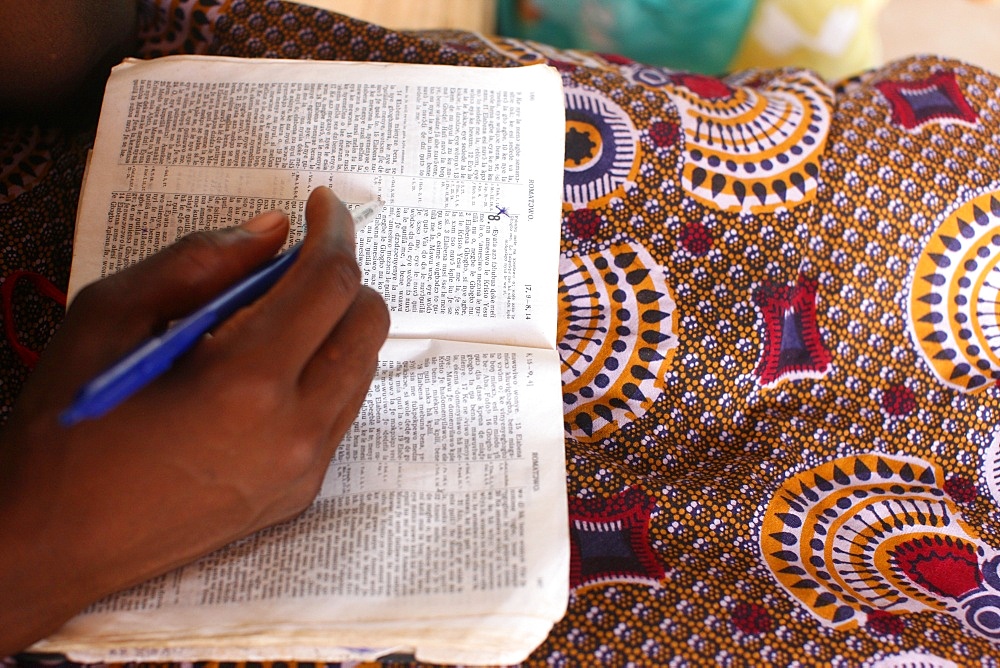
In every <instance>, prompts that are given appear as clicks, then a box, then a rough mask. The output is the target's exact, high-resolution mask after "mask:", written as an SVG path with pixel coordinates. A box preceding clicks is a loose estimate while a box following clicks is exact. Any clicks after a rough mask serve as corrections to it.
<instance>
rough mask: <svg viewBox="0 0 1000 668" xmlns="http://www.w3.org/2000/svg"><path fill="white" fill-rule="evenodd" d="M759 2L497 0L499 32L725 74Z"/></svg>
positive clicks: (751, 0)
mask: <svg viewBox="0 0 1000 668" xmlns="http://www.w3.org/2000/svg"><path fill="white" fill-rule="evenodd" d="M754 4H755V0H600V1H598V0H499V2H498V6H497V9H498V15H497V19H498V21H497V23H498V29H499V32H500V34H501V35H506V36H509V37H519V38H523V39H530V40H534V41H537V42H543V43H545V44H551V45H552V46H556V47H560V48H564V49H583V50H586V51H597V52H601V53H614V54H619V55H623V56H626V57H628V58H631V59H633V60H637V61H639V62H641V63H646V64H649V65H661V66H664V67H668V68H671V69H677V70H685V71H691V72H701V73H703V74H720V73H722V72H725V71H726V70H727V68H728V67H729V63H730V62H731V61H732V59H733V56H734V55H735V53H736V49H737V48H738V47H739V45H740V42H741V40H742V39H743V34H744V32H745V31H746V28H747V24H748V23H749V21H750V16H751V14H752V12H753V7H754Z"/></svg>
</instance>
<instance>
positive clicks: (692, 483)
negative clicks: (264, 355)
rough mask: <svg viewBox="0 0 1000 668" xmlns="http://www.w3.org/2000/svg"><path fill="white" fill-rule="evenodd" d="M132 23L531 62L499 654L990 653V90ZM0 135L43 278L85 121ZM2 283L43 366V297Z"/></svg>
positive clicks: (838, 656) (211, 8)
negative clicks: (537, 298) (532, 196)
mask: <svg viewBox="0 0 1000 668" xmlns="http://www.w3.org/2000/svg"><path fill="white" fill-rule="evenodd" d="M142 21H143V27H142V33H143V45H142V47H141V50H140V53H139V55H140V56H143V57H155V56H158V55H162V54H167V53H178V52H185V53H216V54H224V55H234V56H249V57H257V56H269V57H286V58H307V57H308V58H322V59H333V58H336V59H347V60H351V59H355V60H391V61H401V62H425V63H444V64H464V65H474V66H501V67H510V66H518V65H522V64H529V63H538V62H543V63H548V64H550V65H552V66H554V67H556V68H558V70H559V71H560V72H561V74H562V79H563V83H564V86H565V104H566V152H565V178H564V186H563V196H564V202H565V203H564V207H563V219H562V246H561V257H560V259H559V262H560V283H559V287H558V290H559V303H560V305H561V310H560V317H559V350H560V351H561V354H562V359H563V372H562V373H563V376H562V377H563V385H564V387H563V392H564V394H563V401H564V407H565V434H566V447H567V466H568V494H569V503H570V522H571V526H570V534H571V550H572V559H571V561H572V568H571V574H570V577H571V585H572V591H571V594H570V599H569V609H568V612H567V614H566V616H565V618H564V619H563V620H562V621H560V622H559V623H558V624H557V625H556V626H555V628H554V629H553V630H552V632H551V634H550V635H549V637H548V639H547V640H546V641H545V642H544V643H543V644H542V645H541V646H540V647H539V648H538V649H537V651H535V653H534V654H533V655H532V656H531V657H530V659H529V660H528V661H527V662H526V665H529V666H543V665H553V666H591V665H609V666H691V665H704V664H714V665H721V666H740V665H778V666H792V665H838V666H840V665H843V666H873V667H874V666H882V667H886V666H899V667H902V666H917V665H920V666H956V665H972V664H974V665H986V666H992V665H996V664H997V660H996V659H995V658H994V657H996V656H1000V530H998V529H1000V429H998V426H997V421H998V417H1000V391H998V389H997V387H996V384H997V380H998V379H1000V307H998V303H1000V148H998V142H1000V79H998V78H996V77H995V76H993V75H991V74H989V73H987V72H984V71H982V70H980V69H977V68H976V67H973V66H970V65H967V64H964V63H961V62H955V61H948V60H941V59H936V58H932V57H921V58H912V59H909V60H905V61H902V62H897V63H893V64H890V65H887V66H884V67H882V68H880V69H877V70H873V71H868V72H865V73H863V74H861V75H859V76H857V77H855V78H852V79H849V80H845V81H842V82H840V83H838V84H836V85H832V84H829V83H826V82H824V81H823V80H821V79H820V78H819V77H817V76H816V75H814V74H812V73H810V72H809V71H804V70H795V69H783V70H773V71H750V72H742V73H739V74H734V75H732V76H729V77H725V78H708V77H706V76H701V75H694V74H686V73H683V72H678V71H671V70H667V69H663V68H661V67H652V66H646V65H643V64H641V63H638V62H633V61H631V60H629V59H626V58H622V57H616V56H614V55H600V54H594V53H582V52H570V51H557V50H554V49H550V48H547V47H545V46H542V45H539V44H535V43H528V42H523V41H517V40H513V39H504V38H486V37H483V36H481V35H477V34H471V33H463V32H434V33H407V32H398V31H392V30H387V29H384V28H382V27H379V26H375V25H369V24H366V23H362V22H359V21H355V20H352V19H349V18H347V17H343V16H339V15H336V14H331V13H327V12H323V11H320V10H316V9H313V8H309V7H304V6H297V5H294V4H288V3H283V2H278V1H276V0H269V1H264V0H230V1H227V2H217V1H215V0H161V1H160V2H159V3H158V4H147V5H145V6H144V9H143V16H142ZM2 133H3V134H2V141H0V145H2V162H0V220H2V221H3V225H2V228H0V234H2V243H0V246H2V253H0V264H2V266H0V270H2V275H3V276H7V277H9V276H11V275H12V274H13V272H17V271H22V270H26V271H30V272H35V273H37V274H41V275H42V276H44V277H46V278H47V279H49V280H51V281H52V282H54V283H55V284H56V285H57V286H59V287H61V288H63V289H64V288H65V286H66V282H67V275H68V271H69V260H70V252H71V240H72V231H73V216H74V210H75V202H76V199H77V195H78V194H79V186H80V180H81V178H82V174H83V167H84V161H85V156H86V151H87V149H88V147H89V146H90V145H91V142H92V140H93V127H92V126H88V127H83V128H79V127H78V128H66V127H39V126H31V125H24V124H21V125H10V124H5V127H4V128H3V130H2ZM7 280H12V279H10V278H8V279H7ZM11 293H12V296H13V309H12V315H13V318H14V320H15V321H16V323H17V331H18V336H19V338H20V340H21V342H22V343H23V344H24V345H26V346H28V347H31V348H35V349H40V348H43V347H44V344H45V342H46V341H47V340H48V337H49V336H50V335H51V332H52V331H53V330H54V329H55V328H56V327H57V326H58V323H59V319H60V317H61V312H62V311H61V308H59V307H58V305H55V304H54V303H53V302H51V300H49V299H48V298H47V297H45V296H42V295H39V293H38V292H37V290H35V288H34V286H33V285H32V284H31V283H30V282H28V281H19V282H18V285H17V286H15V289H13V290H11ZM7 321H8V322H10V318H9V317H8V318H7ZM0 356H2V362H3V365H2V368H3V377H2V381H0V397H2V406H0V410H2V411H3V415H4V416H6V415H7V414H8V412H9V410H10V406H11V403H12V401H13V400H14V398H15V396H16V395H17V392H18V389H19V388H20V386H21V384H22V383H23V381H24V379H25V377H26V376H27V374H28V370H27V368H26V367H25V366H23V365H22V364H21V362H20V360H19V359H18V358H17V357H16V356H15V353H14V351H13V348H12V347H11V346H9V345H7V344H4V345H3V346H2V347H0Z"/></svg>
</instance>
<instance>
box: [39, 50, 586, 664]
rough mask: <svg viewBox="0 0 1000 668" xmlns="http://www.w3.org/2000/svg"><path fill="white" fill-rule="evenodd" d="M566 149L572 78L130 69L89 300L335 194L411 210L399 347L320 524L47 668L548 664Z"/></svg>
mask: <svg viewBox="0 0 1000 668" xmlns="http://www.w3.org/2000/svg"><path fill="white" fill-rule="evenodd" d="M563 134H564V120H563V101H562V89H561V84H560V78H559V76H558V74H557V73H556V72H555V71H554V70H551V69H550V68H547V67H544V66H533V67H525V68H511V69H478V68H460V67H446V66H432V65H386V64H365V63H335V62H319V61H283V60H239V59H231V58H218V57H196V56H184V57H171V58H163V59H159V60H153V61H127V62H125V63H123V64H122V65H120V66H119V67H117V68H116V69H115V70H114V72H113V74H112V76H111V79H110V81H109V83H108V87H107V91H106V95H105V99H104V106H103V111H102V115H101V120H100V125H99V129H98V134H97V140H96V144H95V147H94V150H93V154H92V156H91V162H90V165H89V168H88V173H87V177H86V182H85V186H84V190H83V194H82V196H81V202H80V210H79V216H78V226H77V232H76V242H75V249H74V257H73V270H72V277H71V284H70V294H71V295H72V294H75V293H76V292H77V291H78V290H79V289H80V287H82V286H83V285H84V284H86V283H88V282H90V281H92V280H94V279H97V278H99V277H101V276H104V275H107V274H109V273H112V272H114V271H116V270H118V269H120V268H122V267H124V266H126V265H129V264H131V263H133V262H135V261H137V260H139V259H140V258H142V257H144V256H146V255H148V254H149V253H151V252H153V251H155V250H156V249H158V248H160V247H162V246H164V245H166V244H169V243H172V242H173V241H175V240H176V239H177V238H178V237H179V236H181V235H183V234H185V233H187V232H190V231H192V230H195V229H200V228H215V227H220V226H226V225H230V224H234V223H237V222H240V221H243V220H246V219H247V218H249V217H251V216H253V215H254V214H257V213H260V212H262V211H266V210H269V209H275V208H277V209H284V210H285V211H287V212H289V214H290V216H291V218H292V226H293V236H297V237H301V236H302V234H303V225H304V220H303V216H304V208H305V200H306V198H307V196H308V194H309V192H310V191H311V190H312V189H313V188H314V187H316V186H319V185H327V186H330V187H331V188H332V189H333V190H334V191H335V192H336V193H337V194H338V195H339V196H340V197H341V198H342V199H343V200H344V201H345V202H347V203H348V205H349V206H356V205H359V204H361V203H364V202H367V201H369V200H371V199H374V198H375V197H381V198H382V199H383V200H384V201H385V202H386V207H385V208H384V209H383V211H382V213H381V214H380V215H379V216H378V218H377V219H376V220H375V221H374V222H373V223H372V224H370V225H368V227H366V228H364V229H363V230H362V231H360V232H359V233H358V257H359V262H360V264H361V268H362V271H363V274H364V281H365V282H366V283H367V284H368V285H371V286H372V287H374V288H376V289H377V290H378V291H379V292H381V293H382V294H383V295H384V297H385V299H386V301H387V302H388V304H389V306H390V309H391V311H392V327H391V331H390V335H389V337H390V338H389V341H388V342H387V343H386V344H385V346H384V347H383V349H382V351H381V353H380V364H379V370H378V373H377V376H376V378H375V381H374V383H373V385H372V387H371V390H370V392H369V394H368V397H367V399H366V401H365V404H364V406H363V407H362V409H361V412H360V415H359V417H358V419H357V421H356V423H355V424H354V426H353V427H352V428H351V430H350V431H349V432H348V434H347V435H346V437H345V439H344V441H343V443H342V444H341V445H340V448H339V449H338V451H337V454H336V456H335V458H334V460H333V461H332V462H331V464H330V467H329V470H328V472H327V475H326V479H325V481H324V483H323V486H322V491H321V492H320V494H319V497H318V498H317V500H316V501H315V503H314V504H313V505H312V506H311V507H310V509H309V510H308V511H307V512H306V513H305V514H304V515H302V516H301V517H299V518H298V519H296V520H293V521H291V522H288V523H285V524H282V525H279V526H275V527H272V528H270V529H267V530H264V531H261V532H259V533H257V534H255V535H253V536H250V537H248V538H246V539H244V540H242V541H240V542H237V543H235V544H233V545H230V546H229V547H227V548H225V549H223V550H221V551H219V552H217V553H214V554H212V555H210V556H208V557H206V558H204V559H202V560H201V561H199V562H196V563H194V564H192V565H190V566H188V567H185V568H183V569H181V570H178V571H176V572H173V573H169V574H167V575H164V576H162V577H160V578H157V579H155V580H152V581H150V582H147V583H145V584H143V585H141V586H138V587H136V588H134V589H132V590H130V591H126V592H123V593H121V594H119V595H116V596H113V597H111V598H109V599H107V600H105V601H102V602H100V603H98V604H95V605H93V606H92V607H91V608H89V609H88V610H86V611H85V612H84V613H82V614H80V615H79V616H77V617H76V618H74V619H73V620H71V621H70V622H69V623H68V624H67V625H66V626H65V627H64V628H63V629H62V630H61V631H59V632H58V633H56V634H55V635H53V636H52V637H50V638H48V639H46V640H44V641H42V642H40V643H38V644H37V645H36V646H35V647H34V648H33V650H35V651H44V652H62V653H66V654H68V655H69V656H71V657H73V658H76V659H81V660H109V661H110V660H113V661H126V660H133V659H146V660H195V659H219V660H239V659H299V660H323V661H340V660H351V659H365V658H372V657H375V656H378V655H382V654H385V653H389V652H405V653H415V654H416V656H417V658H419V659H423V660H427V661H431V662H439V663H468V664H476V663H490V664H505V663H514V662H517V661H520V660H522V659H524V658H525V657H526V656H527V655H528V654H529V653H530V652H531V651H532V650H533V649H534V648H535V647H536V646H537V645H539V644H540V643H541V642H542V641H543V640H544V638H545V637H546V635H547V633H548V632H549V630H550V629H551V627H552V625H553V624H554V623H555V622H556V621H557V620H558V619H559V618H560V617H561V616H562V614H563V612H564V611H565V606H566V602H567V597H568V571H569V542H568V522H567V510H566V488H565V464H564V451H563V422H562V402H561V392H560V369H559V366H560V362H559V357H558V354H557V352H556V295H557V289H556V288H557V268H558V252H559V226H560V206H561V182H562V161H563V141H562V138H563ZM178 493H183V490H178ZM108 549H109V550H113V549H114V546H108Z"/></svg>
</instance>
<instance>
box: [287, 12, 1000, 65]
mask: <svg viewBox="0 0 1000 668" xmlns="http://www.w3.org/2000/svg"><path fill="white" fill-rule="evenodd" d="M305 1H306V2H308V3H309V4H314V5H318V6H321V7H325V8H327V9H332V10H333V11H337V12H341V13H343V14H347V15H349V16H355V17H357V18H360V19H364V20H366V21H372V22H374V23H379V24H381V25H385V26H388V27H391V28H401V29H423V28H457V29H464V30H476V31H479V32H484V33H500V34H506V35H509V36H520V37H523V38H526V39H536V40H539V41H543V42H547V43H550V44H554V45H555V46H562V47H564V48H581V49H588V50H596V51H605V52H613V53H619V54H621V55H625V56H629V57H632V58H635V59H636V60H640V61H642V62H645V63H649V64H659V65H663V66H666V67H672V68H675V69H689V70H695V71H700V72H705V73H710V74H718V73H721V72H723V71H727V70H732V69H743V68H747V67H774V66H785V65H794V66H801V67H811V68H813V69H815V70H817V71H818V72H819V73H820V74H822V75H823V76H825V77H827V78H830V79H837V78H840V77H842V76H848V75H851V74H855V73H857V72H858V71H860V70H862V69H865V68H867V67H873V66H876V65H879V64H881V63H883V62H885V61H886V60H891V59H894V58H898V57H901V56H905V55H911V54H916V53H934V54H938V55H943V56H951V57H955V58H959V59H961V60H965V61H968V62H971V63H974V64H976V65H981V66H983V67H986V68H987V69H990V70H993V71H994V72H998V73H1000V39H998V38H997V34H998V32H1000V1H990V0H978V1H977V0H305ZM727 54H728V55H727Z"/></svg>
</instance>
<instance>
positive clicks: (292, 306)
mask: <svg viewBox="0 0 1000 668" xmlns="http://www.w3.org/2000/svg"><path fill="white" fill-rule="evenodd" d="M306 224H307V228H306V237H305V240H304V241H303V242H302V249H301V250H300V251H299V257H298V259H296V260H295V263H294V264H293V265H292V266H291V268H289V270H288V272H287V273H286V274H285V275H284V276H283V277H282V278H281V280H279V281H278V282H277V283H276V284H275V285H274V287H273V288H271V290H269V291H268V292H267V294H265V295H264V296H263V297H261V298H260V299H259V300H257V302H256V303H254V304H253V305H251V306H250V307H248V308H246V309H244V311H242V312H241V313H239V314H237V316H236V317H234V318H233V319H231V320H230V321H229V322H227V323H226V324H225V325H223V327H221V328H220V329H219V330H218V331H217V332H216V336H217V337H218V338H219V339H230V340H229V341H228V342H227V343H226V346H227V347H228V349H229V350H230V351H232V352H233V354H248V353H250V354H252V353H253V352H254V351H256V352H258V353H259V352H260V351H262V350H270V349H273V350H276V351H280V353H279V354H273V353H269V354H266V355H261V354H257V355H255V359H256V361H257V363H258V364H259V365H260V366H262V367H264V368H266V367H268V366H270V365H274V366H282V367H287V368H289V369H290V370H294V372H295V373H297V372H298V371H300V370H301V369H302V368H303V367H304V366H305V364H306V362H308V361H309V360H310V359H312V357H313V355H314V354H315V352H316V351H317V350H318V349H319V348H320V346H321V345H322V344H323V341H325V340H326V337H327V336H328V335H329V334H330V332H331V331H332V330H333V329H334V327H336V325H337V323H338V322H339V321H340V319H341V318H342V317H343V316H344V314H345V313H346V312H347V310H348V308H349V307H350V305H351V303H352V302H353V301H354V299H355V297H356V296H357V294H358V291H359V290H360V288H361V269H360V267H358V262H357V258H356V255H355V247H354V244H355V238H354V221H353V220H352V218H351V214H350V212H349V211H348V210H347V207H345V206H344V204H343V203H342V202H341V201H340V199H338V198H337V196H336V195H334V194H333V192H332V191H331V190H330V189H328V188H317V189H316V190H314V191H313V192H312V193H311V194H310V195H309V200H308V201H307V202H306ZM220 343H221V341H220Z"/></svg>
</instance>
